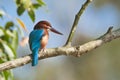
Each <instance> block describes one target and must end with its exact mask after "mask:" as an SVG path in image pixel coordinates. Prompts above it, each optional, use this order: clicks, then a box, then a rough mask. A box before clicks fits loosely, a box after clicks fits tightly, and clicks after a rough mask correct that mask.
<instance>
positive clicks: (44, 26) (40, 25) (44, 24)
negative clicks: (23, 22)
mask: <svg viewBox="0 0 120 80" xmlns="http://www.w3.org/2000/svg"><path fill="white" fill-rule="evenodd" d="M36 29H47V30H50V31H52V32H54V33H57V34H60V35H62V33H60V32H59V31H57V30H55V29H54V28H52V26H51V24H50V23H49V22H48V21H39V22H38V23H37V24H36V25H35V27H34V30H36Z"/></svg>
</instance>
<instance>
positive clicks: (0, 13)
mask: <svg viewBox="0 0 120 80" xmlns="http://www.w3.org/2000/svg"><path fill="white" fill-rule="evenodd" d="M3 15H5V12H4V11H3V10H0V17H1V18H3Z"/></svg>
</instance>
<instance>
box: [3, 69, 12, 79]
mask: <svg viewBox="0 0 120 80" xmlns="http://www.w3.org/2000/svg"><path fill="white" fill-rule="evenodd" d="M3 74H4V77H5V80H13V75H12V74H13V73H12V71H11V70H6V71H3Z"/></svg>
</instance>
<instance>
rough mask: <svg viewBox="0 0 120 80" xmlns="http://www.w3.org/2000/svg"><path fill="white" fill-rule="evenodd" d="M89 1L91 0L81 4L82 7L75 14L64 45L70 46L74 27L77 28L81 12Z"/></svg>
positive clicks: (90, 0)
mask: <svg viewBox="0 0 120 80" xmlns="http://www.w3.org/2000/svg"><path fill="white" fill-rule="evenodd" d="M90 2H92V0H87V1H86V2H85V3H84V4H83V5H82V7H81V8H80V10H79V12H78V13H77V14H76V16H75V20H74V23H73V25H72V29H71V31H70V34H69V37H68V39H67V42H66V44H65V46H71V42H72V38H73V36H74V33H75V31H76V28H77V25H78V22H79V19H80V17H81V15H82V13H83V12H84V11H85V9H86V7H87V6H88V4H89V3H90Z"/></svg>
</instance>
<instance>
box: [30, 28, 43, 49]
mask: <svg viewBox="0 0 120 80" xmlns="http://www.w3.org/2000/svg"><path fill="white" fill-rule="evenodd" d="M43 34H44V30H33V31H32V32H31V33H30V35H29V45H30V49H31V50H34V49H35V48H40V47H41V45H40V40H41V39H42V36H43Z"/></svg>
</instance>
